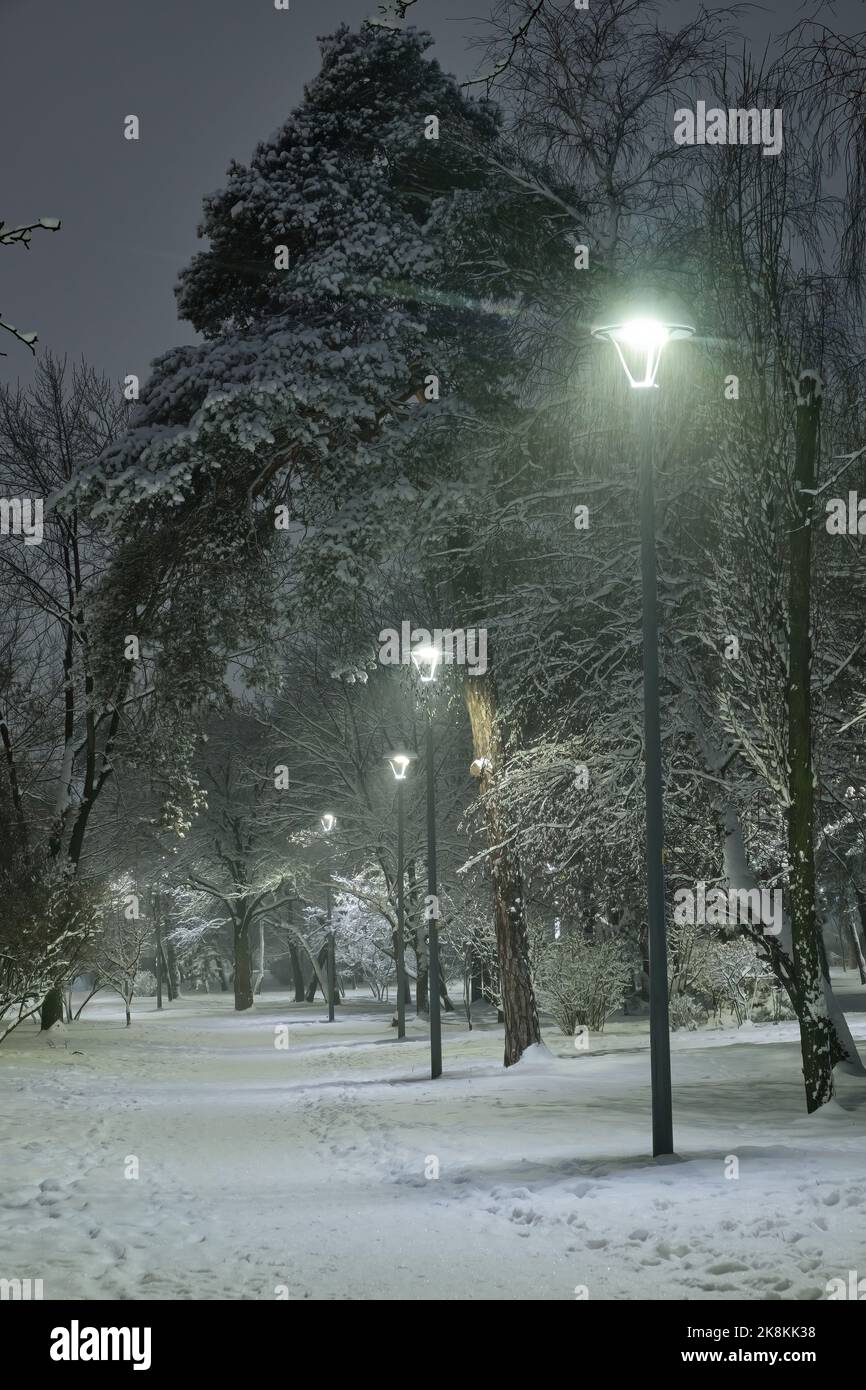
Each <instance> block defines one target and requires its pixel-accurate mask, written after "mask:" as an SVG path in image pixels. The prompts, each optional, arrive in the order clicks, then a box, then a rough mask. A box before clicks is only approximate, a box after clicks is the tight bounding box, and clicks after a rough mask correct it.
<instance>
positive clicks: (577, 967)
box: [536, 929, 632, 1034]
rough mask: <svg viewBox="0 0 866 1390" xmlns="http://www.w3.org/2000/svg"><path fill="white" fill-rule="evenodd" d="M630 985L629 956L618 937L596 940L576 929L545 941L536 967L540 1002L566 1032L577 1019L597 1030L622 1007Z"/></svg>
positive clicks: (579, 1023) (600, 1029)
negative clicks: (555, 938) (556, 938)
mask: <svg viewBox="0 0 866 1390" xmlns="http://www.w3.org/2000/svg"><path fill="white" fill-rule="evenodd" d="M631 985H632V967H631V960H630V958H629V955H628V952H627V950H626V947H625V945H624V943H623V942H622V941H621V940H619V939H618V938H616V937H613V938H610V939H609V940H606V941H598V940H595V939H594V938H592V937H587V936H585V935H584V934H583V932H582V931H580V930H579V929H576V930H573V931H571V932H567V933H566V934H565V935H563V936H561V937H559V938H558V940H555V941H549V942H548V943H547V945H546V946H545V949H544V951H543V952H542V953H541V956H540V958H539V961H538V965H537V967H536V986H537V989H538V997H539V1000H540V1002H541V1004H542V1007H543V1008H545V1009H547V1010H548V1011H549V1012H550V1013H552V1014H553V1017H554V1018H555V1019H556V1021H557V1023H558V1024H559V1027H560V1029H561V1031H562V1032H563V1033H566V1034H573V1033H574V1030H575V1028H576V1027H577V1026H578V1025H582V1026H584V1027H587V1028H590V1029H592V1030H593V1032H596V1033H600V1032H601V1031H602V1030H603V1028H604V1025H605V1022H606V1021H607V1019H609V1018H610V1016H611V1014H615V1013H616V1012H617V1011H618V1010H619V1009H621V1008H622V1004H623V999H624V997H625V994H626V991H627V990H629V989H630V988H631Z"/></svg>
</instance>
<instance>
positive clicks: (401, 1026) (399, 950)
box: [388, 753, 411, 1039]
mask: <svg viewBox="0 0 866 1390" xmlns="http://www.w3.org/2000/svg"><path fill="white" fill-rule="evenodd" d="M410 761H411V758H410V757H409V755H408V754H406V753H395V754H394V755H393V756H392V757H390V758H389V759H388V762H389V763H390V764H391V771H392V772H393V774H394V779H395V781H396V783H397V930H396V931H395V933H394V962H395V964H396V966H397V1037H398V1039H399V1038H405V1036H406V962H405V957H404V954H403V928H404V925H405V920H406V909H405V900H404V896H403V876H404V872H405V840H406V801H405V797H404V788H405V785H406V773H407V771H408V770H409V763H410Z"/></svg>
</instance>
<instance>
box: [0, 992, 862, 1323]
mask: <svg viewBox="0 0 866 1390" xmlns="http://www.w3.org/2000/svg"><path fill="white" fill-rule="evenodd" d="M843 987H844V990H845V993H846V1004H847V1005H849V1006H851V1008H852V1010H857V1009H860V1008H866V996H864V992H863V991H861V990H860V988H859V986H856V987H855V986H854V985H853V984H852V983H851V977H850V976H848V977H846V979H845V982H844V986H843ZM848 1017H849V1021H850V1022H851V1024H852V1030H853V1032H854V1034H855V1037H857V1038H859V1039H860V1040H861V1041H866V1018H861V1017H860V1016H859V1014H858V1013H857V1012H853V1011H852V1012H849V1014H848ZM389 1018H390V1010H389V1009H387V1008H386V1007H385V1006H383V1005H377V1004H374V1003H372V1002H371V1001H370V999H369V998H366V999H364V998H363V997H361V996H360V995H357V996H353V997H352V998H351V1000H350V1002H349V1004H348V1005H347V1006H346V1007H345V1008H343V1009H341V1010H340V1011H339V1018H338V1021H337V1022H335V1023H334V1024H332V1025H329V1024H328V1023H327V1022H324V1021H323V1008H322V1005H321V1004H320V1003H317V1004H316V1005H298V1004H294V1003H291V1002H289V999H288V996H286V995H283V994H266V995H263V996H262V997H261V998H260V999H259V1001H258V1002H257V1004H256V1007H255V1010H254V1011H253V1012H251V1013H249V1014H244V1015H240V1016H236V1015H235V1014H234V1013H233V1011H232V1007H231V999H230V998H229V997H228V996H225V995H221V996H214V995H210V996H204V995H198V996H193V997H191V998H188V999H183V1000H178V1001H175V1002H174V1003H173V1004H171V1005H167V1006H166V1008H165V1009H164V1010H163V1012H162V1013H157V1012H156V1010H155V1008H154V1004H153V1001H152V1000H142V1001H139V1002H138V1004H137V1005H136V1007H135V1013H134V1022H133V1025H132V1027H131V1028H130V1029H129V1030H127V1029H125V1028H124V1027H123V1022H122V1012H121V1008H120V1006H119V1002H115V1001H113V1000H111V999H110V998H108V999H99V998H98V999H97V1000H95V1001H93V1003H92V1004H91V1005H90V1006H89V1007H88V1010H87V1013H86V1015H85V1018H84V1019H83V1020H82V1021H81V1022H80V1023H78V1024H75V1025H72V1026H70V1027H68V1028H66V1029H65V1030H64V1031H63V1032H60V1033H58V1034H57V1035H54V1036H52V1038H51V1039H50V1043H53V1046H52V1045H50V1043H49V1040H48V1039H47V1038H46V1037H45V1036H42V1035H40V1034H39V1033H38V1031H37V1029H36V1027H35V1025H31V1024H25V1025H22V1026H21V1027H20V1028H19V1030H18V1031H17V1032H16V1033H15V1034H13V1035H12V1036H11V1037H10V1038H9V1039H8V1040H7V1041H6V1043H4V1045H3V1047H2V1049H0V1074H2V1091H0V1095H2V1099H0V1115H2V1126H0V1133H2V1139H0V1158H2V1173H3V1181H2V1184H0V1248H2V1251H3V1258H2V1268H0V1275H3V1276H5V1277H8V1278H11V1277H19V1278H26V1277H28V1276H29V1277H31V1278H41V1279H42V1280H43V1281H44V1296H45V1298H46V1299H48V1298H70V1299H160V1298H161V1299H166V1298H170V1299H192V1298H212V1299H217V1298H246V1299H274V1298H276V1297H280V1296H282V1297H285V1296H286V1293H285V1290H286V1289H287V1290H288V1297H290V1298H292V1299H297V1298H339V1299H376V1298H382V1299H427V1298H434V1299H480V1298H493V1299H499V1298H503V1299H514V1298H516V1299H524V1298H526V1299H574V1298H575V1290H576V1289H577V1288H579V1287H580V1286H585V1287H586V1290H587V1294H588V1297H589V1298H590V1299H623V1298H651V1299H742V1298H745V1299H774V1298H777V1299H778V1298H781V1299H817V1298H825V1297H826V1289H825V1286H826V1283H827V1281H828V1280H829V1279H831V1278H837V1277H842V1278H845V1279H847V1272H848V1270H858V1271H859V1272H860V1276H861V1277H862V1275H864V1274H866V1167H864V1161H863V1153H864V1140H866V1080H863V1079H858V1078H856V1077H853V1076H847V1075H844V1074H840V1073H838V1072H837V1079H838V1081H839V1095H838V1099H837V1101H836V1102H834V1104H833V1105H832V1106H829V1107H826V1108H825V1109H824V1111H822V1112H821V1113H820V1114H818V1115H815V1116H811V1117H807V1116H806V1115H805V1114H804V1112H803V1088H802V1083H801V1078H800V1069H799V1068H800V1062H799V1046H798V1041H797V1031H796V1027H795V1026H794V1025H793V1024H781V1025H779V1026H776V1027H773V1026H771V1025H759V1026H751V1027H746V1028H743V1029H741V1030H739V1031H737V1030H736V1029H731V1030H724V1031H701V1032H696V1033H676V1034H675V1035H674V1037H673V1047H672V1053H673V1081H674V1106H675V1136H676V1145H677V1151H678V1154H679V1156H680V1157H679V1161H673V1162H668V1163H661V1164H654V1163H653V1162H652V1161H651V1160H650V1158H649V1156H648V1150H649V1134H650V1117H649V1052H648V1039H647V1034H646V1022H645V1020H623V1021H621V1022H616V1023H612V1024H611V1025H609V1029H608V1031H606V1032H605V1033H604V1034H603V1035H601V1036H593V1038H592V1043H591V1048H590V1050H589V1052H576V1051H575V1049H574V1047H573V1045H572V1043H571V1040H570V1039H567V1038H563V1037H562V1036H561V1035H560V1034H559V1033H557V1032H556V1031H555V1030H554V1028H553V1027H552V1026H551V1027H549V1028H548V1029H547V1030H546V1032H545V1038H546V1043H547V1047H548V1048H549V1049H550V1052H548V1051H546V1049H544V1048H536V1049H533V1050H532V1052H531V1053H530V1054H528V1055H527V1057H526V1058H524V1060H523V1061H522V1062H521V1063H520V1064H519V1065H518V1066H517V1067H514V1068H511V1069H510V1070H508V1071H505V1070H503V1068H502V1066H501V1053H502V1036H501V1028H499V1027H497V1026H496V1025H495V1024H490V1023H487V1024H485V1025H483V1026H480V1027H476V1028H474V1029H473V1030H472V1031H471V1032H470V1031H469V1030H468V1029H467V1026H466V1022H465V1019H461V1020H456V1019H455V1020H453V1021H450V1022H447V1023H446V1025H445V1028H444V1051H445V1074H444V1075H443V1076H442V1077H441V1078H440V1079H439V1080H437V1081H435V1082H432V1081H431V1080H430V1079H429V1071H428V1060H429V1058H428V1050H427V1039H426V1036H425V1035H424V1032H423V1025H422V1024H419V1023H416V1022H415V1021H414V1020H413V1021H411V1022H410V1037H409V1038H408V1039H407V1040H406V1041H405V1042H404V1043H398V1042H397V1040H396V1037H395V1035H394V1030H393V1029H391V1028H390V1027H389ZM285 1023H287V1024H288V1025H289V1039H290V1040H289V1046H288V1049H287V1050H281V1049H278V1048H277V1047H275V1031H274V1030H275V1026H276V1025H279V1024H285ZM730 1155H735V1156H736V1157H737V1158H738V1159H739V1177H738V1178H737V1179H735V1180H732V1179H729V1178H726V1177H725V1172H726V1167H727V1169H728V1170H730V1168H731V1165H730V1164H729V1163H728V1162H727V1160H728V1157H729V1156H730ZM131 1156H135V1157H136V1158H137V1159H138V1164H139V1176H138V1178H137V1179H129V1178H127V1177H125V1176H124V1173H125V1170H128V1169H129V1168H130V1167H131V1166H132V1165H131V1164H130V1157H131ZM433 1157H435V1158H436V1159H438V1164H439V1176H438V1178H428V1177H426V1176H425V1172H430V1171H432V1169H433V1167H434V1165H433V1163H432V1162H431V1159H432V1158H433Z"/></svg>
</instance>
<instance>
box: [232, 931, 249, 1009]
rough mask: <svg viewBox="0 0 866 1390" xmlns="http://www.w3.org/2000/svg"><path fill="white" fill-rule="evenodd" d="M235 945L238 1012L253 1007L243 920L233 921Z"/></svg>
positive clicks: (247, 932) (236, 1002)
mask: <svg viewBox="0 0 866 1390" xmlns="http://www.w3.org/2000/svg"><path fill="white" fill-rule="evenodd" d="M234 945H235V1008H236V1009H237V1011H238V1012H239V1013H240V1012H242V1011H243V1010H244V1009H251V1008H252V1007H253V982H252V971H251V964H252V962H251V960H250V934H249V928H248V925H247V923H246V922H245V921H243V920H241V921H238V920H237V919H235V922H234Z"/></svg>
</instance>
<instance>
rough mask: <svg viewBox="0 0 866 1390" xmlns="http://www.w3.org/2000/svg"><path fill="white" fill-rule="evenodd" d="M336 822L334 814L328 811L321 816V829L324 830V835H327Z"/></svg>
mask: <svg viewBox="0 0 866 1390" xmlns="http://www.w3.org/2000/svg"><path fill="white" fill-rule="evenodd" d="M336 824H337V817H336V816H332V815H331V814H330V813H326V814H325V815H324V816H322V829H323V830H324V832H325V834H326V835H328V834H329V833H330V832H331V831H332V830H333V828H334V826H335V825H336Z"/></svg>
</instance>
